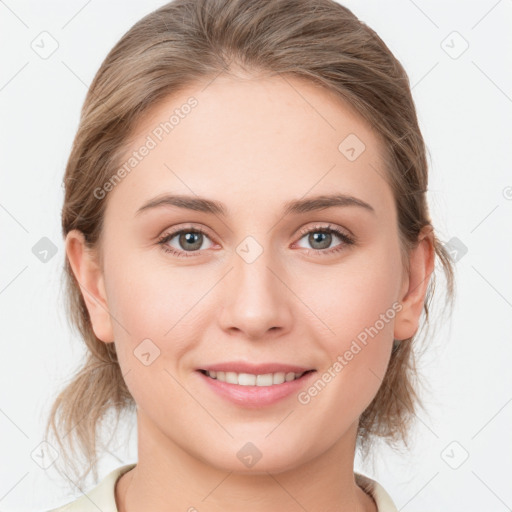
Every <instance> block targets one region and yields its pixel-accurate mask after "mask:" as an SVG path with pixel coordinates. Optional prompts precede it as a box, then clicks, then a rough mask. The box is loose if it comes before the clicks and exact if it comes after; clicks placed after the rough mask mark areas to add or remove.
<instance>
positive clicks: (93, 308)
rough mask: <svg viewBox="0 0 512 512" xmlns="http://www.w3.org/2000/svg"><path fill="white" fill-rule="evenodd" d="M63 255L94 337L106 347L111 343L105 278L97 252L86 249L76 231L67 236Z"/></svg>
mask: <svg viewBox="0 0 512 512" xmlns="http://www.w3.org/2000/svg"><path fill="white" fill-rule="evenodd" d="M66 254H67V257H68V260H69V264H70V266H71V269H72V270H73V274H74V275H75V278H76V280H77V281H78V283H79V286H80V291H81V292H82V296H83V298H84V301H85V304H86V306H87V311H88V312H89V316H90V318H91V324H92V328H93V330H94V334H95V335H96V337H97V338H99V339H100V340H102V341H103V342H105V343H111V342H113V341H114V333H113V329H112V322H111V317H110V312H109V309H108V303H107V296H106V292H105V283H104V277H103V273H102V270H101V268H100V265H99V261H98V257H97V253H96V251H93V250H91V249H89V248H87V246H86V244H85V238H84V235H83V233H82V232H81V231H78V230H76V229H75V230H72V231H70V232H69V233H68V234H67V236H66Z"/></svg>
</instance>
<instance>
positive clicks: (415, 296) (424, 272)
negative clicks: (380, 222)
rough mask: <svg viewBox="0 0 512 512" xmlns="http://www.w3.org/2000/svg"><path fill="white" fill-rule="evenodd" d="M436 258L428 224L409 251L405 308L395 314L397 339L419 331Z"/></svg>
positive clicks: (403, 290)
mask: <svg viewBox="0 0 512 512" xmlns="http://www.w3.org/2000/svg"><path fill="white" fill-rule="evenodd" d="M434 258H435V250H434V238H433V228H432V226H431V225H428V226H425V227H424V228H423V229H422V230H421V232H420V234H419V236H418V244H417V246H416V247H415V248H414V249H412V250H411V251H410V253H409V261H410V269H409V273H408V275H406V276H404V283H403V285H402V289H401V291H400V297H401V303H402V306H403V308H402V309H401V310H400V311H399V312H398V314H397V315H396V316H395V331H394V339H396V340H405V339H408V338H411V337H412V336H414V334H416V332H417V331H418V328H419V320H420V316H421V311H422V309H423V303H424V301H425V295H426V293H427V288H428V283H429V281H430V277H431V274H432V272H433V271H434Z"/></svg>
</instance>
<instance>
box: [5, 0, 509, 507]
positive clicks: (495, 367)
mask: <svg viewBox="0 0 512 512" xmlns="http://www.w3.org/2000/svg"><path fill="white" fill-rule="evenodd" d="M163 3H164V2H161V1H158V2H157V1H146V2H140V1H135V0H124V1H123V2H113V1H110V2H99V1H89V2H87V1H84V0H73V1H69V0H68V1H64V0H62V1H60V2H58V1H51V2H37V1H35V0H30V1H22V0H19V1H15V0H6V1H5V2H4V1H2V2H0V43H1V48H2V50H3V51H2V55H1V65H0V68H1V75H0V105H1V109H2V110H1V112H2V114H1V136H0V140H1V141H2V146H1V148H2V157H1V186H0V226H1V243H0V249H1V255H0V257H1V265H0V308H1V312H2V326H3V329H2V341H1V343H2V345H1V348H2V351H1V357H0V365H1V382H0V393H1V394H0V429H1V430H0V431H1V435H0V509H1V510H10V511H37V510H46V509H49V508H51V507H54V506H57V505H59V504H61V503H63V502H65V501H69V500H70V499H71V498H72V497H73V496H71V495H70V494H69V488H67V487H66V485H65V482H63V481H62V480H59V478H58V477H57V476H56V475H55V474H53V473H52V472H51V469H49V470H46V471H45V470H43V469H41V468H40V467H39V466H38V465H37V464H36V463H35V462H34V461H33V459H32V458H31V453H32V452H33V450H34V449H35V448H36V447H37V445H38V444H39V443H40V442H41V441H42V433H43V423H44V420H46V415H47V413H48V410H49V407H50V405H51V400H52V398H53V396H54V394H55V393H56V391H57V390H58V389H60V388H61V387H62V386H63V385H64V384H65V381H66V379H68V378H69V377H70V376H71V372H72V371H73V370H74V369H75V368H76V367H77V366H78V365H79V363H80V358H81V357H82V355H83V348H82V346H81V343H80V340H79V339H78V338H77V337H76V335H75V334H73V333H72V332H71V331H70V329H69V327H68V325H67V323H66V319H65V316H64V305H63V303H62V295H61V294H60V288H59V283H60V276H61V271H62V270H61V269H62V266H63V261H64V246H63V240H62V239H61V234H60V209H61V207H62V198H63V194H62V188H61V180H62V176H63V173H64V167H65V163H66V160H67V156H68V154H69V151H70V148H71V143H72V140H73V137H74V134H75V132H76V128H77V124H78V119H79V113H80V108H81V105H82V102H83V100H84V97H85V94H86V90H87V86H88V85H89V84H90V82H91V80H92V78H93V76H94V74H95V72H96V70H97V69H98V67H99V65H100V63H101V61H102V60H103V58H104V57H105V56H106V54H107V52H108V51H109V50H110V48H111V47H112V46H113V45H114V44H115V43H116V42H117V40H118V39H119V38H120V37H121V36H122V34H123V33H124V32H125V31H126V30H128V29H129V27H130V26H131V25H132V24H133V23H135V22H136V21H137V20H138V19H140V18H141V17H142V16H143V15H145V14H147V13H149V12H150V11H152V10H153V9H155V8H157V7H159V6H161V5H163ZM344 5H346V6H347V7H349V8H350V9H351V10H352V11H353V12H354V13H355V14H356V15H357V16H358V17H359V18H360V19H362V20H363V21H365V22H366V23H367V24H368V25H369V26H370V27H372V28H374V29H375V30H376V31H377V33H378V34H379V35H380V36H381V37H382V38H383V40H384V41H385V42H386V43H387V44H388V46H389V47H390V49H391V50H392V51H393V52H394V54H395V55H396V56H397V58H398V59H399V60H400V61H401V62H402V63H403V65H404V67H405V68H406V70H407V72H408V74H409V77H410V81H411V85H412V87H413V96H414V99H415V102H416V106H417V110H418V116H419V120H420V126H421V129H422V132H423V135H424V137H425V141H426V144H427V147H428V150H429V160H430V164H431V171H430V183H429V194H428V198H429V204H430V208H431V214H432V218H433V222H434V226H435V227H436V228H437V231H438V235H439V236H440V238H441V239H442V240H443V241H445V242H447V241H448V240H450V239H451V238H452V237H457V238H458V239H459V240H460V241H461V242H462V243H463V244H464V245H465V246H467V249H468V252H467V254H465V255H464V256H463V257H462V258H461V259H460V260H459V261H458V262H457V263H456V273H457V275H456V278H457V287H458V296H457V307H456V310H455V311H454V315H453V320H452V321H451V323H448V322H446V323H445V324H443V325H442V326H441V327H440V329H439V331H438V333H437V335H436V336H435V338H434V339H432V340H431V341H430V345H431V347H430V348H429V351H428V352H427V353H426V355H425V357H424V358H423V360H422V364H421V368H420V369H421V371H422V372H423V374H424V375H425V378H426V380H427V381H428V382H429V385H430V392H429V393H428V396H426V403H427V406H428V414H425V413H421V414H418V421H417V424H416V426H415V434H414V438H415V442H414V444H413V446H411V449H410V452H409V453H406V454H404V455H399V454H395V453H394V452H393V451H392V450H390V449H389V448H386V447H383V448H382V449H381V451H380V453H379V455H378V457H377V459H378V464H377V466H376V467H375V471H373V470H372V471H371V472H370V471H368V470H365V469H364V468H362V465H361V462H362V461H360V460H359V459H356V462H357V464H356V469H360V470H362V471H363V472H366V473H367V474H369V476H372V477H373V478H375V479H376V480H377V481H379V482H380V483H381V484H382V485H383V486H384V488H385V489H386V490H387V491H388V492H389V494H390V495H391V496H392V498H393V500H394V501H395V503H396V505H397V507H398V509H399V510H405V511H409V512H412V511H433V510H465V511H466V512H469V511H480V510H486V511H505V510H510V509H511V508H512V485H511V483H512V429H511V427H512V378H511V376H510V374H511V372H510V367H511V363H512V357H511V356H512V335H511V331H512V286H511V285H512V271H511V266H512V265H511V262H512V242H511V234H512V231H511V224H512V223H511V220H512V200H511V199H512V188H511V187H512V171H511V167H510V161H511V159H510V157H511V155H510V148H511V147H512V145H511V142H512V141H511V137H510V136H511V126H512V122H511V121H512V66H511V64H512V63H511V60H512V59H511V49H512V31H511V30H510V27H511V26H512V2H511V0H501V1H498V2H497V1H496V0H485V1H484V0H482V1H478V2H477V1H472V2H455V1H451V2H446V1H439V0H437V1H429V2H427V1H424V0H416V1H415V2H413V1H412V0H394V1H388V2H385V3H383V2H378V1H367V0H365V1H355V0H352V1H346V2H344ZM43 31H47V32H49V33H50V34H51V35H52V36H53V38H55V40H56V41H57V42H58V45H59V46H58V49H57V50H56V51H55V52H54V53H53V54H52V55H51V56H50V57H49V58H47V59H42V58H41V57H40V56H38V54H36V53H35V51H34V50H33V49H32V48H31V43H32V41H33V40H34V39H36V38H37V37H38V36H39V34H40V33H41V32H43ZM454 31H457V32H458V33H459V34H460V36H462V37H463V38H464V39H465V40H466V41H467V43H468V44H469V47H468V49H467V50H466V51H465V52H464V53H462V54H461V55H460V56H458V58H452V56H453V55H455V54H456V53H458V52H459V51H460V50H461V49H462V48H463V47H462V46H461V45H462V44H463V41H462V39H460V38H458V36H457V35H454V34H453V32H454ZM443 41H445V42H444V43H443ZM449 47H451V49H450V48H449ZM445 50H447V51H448V52H451V53H452V56H450V55H449V54H448V53H447V51H445ZM507 187H508V188H507ZM42 237H48V238H49V239H50V240H51V241H52V242H53V243H54V244H55V245H56V246H57V253H56V255H55V256H54V257H53V258H51V259H50V260H49V261H48V262H46V263H43V262H41V261H40V260H39V259H38V258H36V257H35V256H34V254H33V253H32V247H33V246H34V245H35V244H36V243H37V242H38V241H39V240H40V239H41V238H42ZM440 282H441V284H442V283H443V281H440ZM439 298H441V295H439ZM453 441H456V442H457V444H451V443H452V442H453ZM135 442H136V429H133V431H132V435H131V437H130V442H129V443H128V444H126V445H122V444H121V445H120V446H116V447H115V448H113V449H112V452H113V453H112V455H111V456H105V457H104V458H103V459H102V461H101V464H100V477H103V476H104V475H106V474H107V473H108V472H109V471H111V470H112V469H114V468H116V467H118V466H120V465H121V464H125V463H128V462H134V461H135V460H136V444H135ZM447 446H448V449H446V447H447ZM466 452H467V454H468V455H469V457H468V458H467V460H466V461H465V462H464V463H463V464H462V465H460V467H458V468H457V469H453V468H452V467H450V464H451V465H452V466H454V465H457V464H458V463H460V461H462V460H463V458H464V456H465V454H466ZM448 462H449V463H450V464H449V463H448ZM92 484H93V482H91V483H90V485H92ZM79 494H80V491H79V490H77V489H76V490H75V494H74V496H78V495H79Z"/></svg>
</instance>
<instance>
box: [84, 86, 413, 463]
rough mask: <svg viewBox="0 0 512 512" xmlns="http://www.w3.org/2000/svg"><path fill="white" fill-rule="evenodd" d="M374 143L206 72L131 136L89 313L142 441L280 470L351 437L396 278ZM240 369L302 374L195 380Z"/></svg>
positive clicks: (293, 101) (323, 104)
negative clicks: (286, 379) (129, 400)
mask: <svg viewBox="0 0 512 512" xmlns="http://www.w3.org/2000/svg"><path fill="white" fill-rule="evenodd" d="M191 97H193V98H194V99H193V100H190V98H191ZM187 101H188V103H187ZM187 105H188V106H187ZM173 114H174V117H173V118H171V116H172V115H173ZM170 118H171V121H170ZM166 123H167V124H166ZM379 144H380V143H379V141H378V139H377V137H376V135H375V134H374V133H373V132H372V131H370V129H369V128H368V126H367V125H366V123H365V122H364V121H363V120H362V119H361V118H359V117H358V116H357V115H356V114H355V113H354V111H352V110H351V109H349V108H348V107H347V106H346V105H345V104H343V103H342V102H341V101H340V100H338V99H336V98H335V97H334V96H332V95H331V94H330V93H328V92H326V91H325V90H323V89H320V88H318V87H316V86H314V85H311V84H309V83H306V82H303V81H300V80H298V79H295V78H286V79H284V78H273V79H233V78H226V77H224V76H220V77H218V78H216V79H215V80H213V82H211V83H210V84H209V85H208V86H206V87H205V84H203V85H201V86H196V87H190V88H189V89H187V90H185V91H183V92H181V93H180V94H176V95H174V96H172V97H169V98H168V99H166V101H165V102H164V103H162V104H160V105H159V106H158V107H157V108H156V109H155V110H154V111H152V112H151V115H149V116H148V117H146V118H145V119H144V121H143V122H142V123H141V124H140V125H139V126H138V127H137V130H136V136H135V137H134V138H133V139H131V142H130V145H129V147H128V150H127V152H126V155H125V159H124V160H123V161H122V162H121V164H120V166H119V167H121V166H122V165H123V164H124V163H126V164H127V165H126V166H125V172H124V173H123V172H121V173H120V176H121V177H122V179H121V180H120V182H119V183H117V184H116V185H115V186H113V187H112V190H110V191H109V192H108V193H106V195H105V197H104V198H103V199H102V200H104V201H107V209H106V213H105V222H104V231H103V233H102V248H101V250H102V251H103V257H104V267H103V271H104V274H103V275H102V276H101V278H100V280H99V281H98V289H99V290H100V291H99V293H100V295H101V294H102V293H104V298H105V309H103V308H98V309H97V310H95V311H94V312H93V313H92V314H91V317H92V321H93V326H94V329H95V333H96V335H97V336H98V337H99V338H100V339H102V340H103V341H105V342H111V341H112V340H115V345H116V350H117V352H118V357H119V361H120V365H121V369H122V373H123V375H124V377H125V380H126V384H127V386H128V388H129V390H130V392H131V393H132V395H133V397H134V399H135V401H136V403H137V407H138V415H139V419H143V420H144V425H145V426H148V425H151V432H153V434H151V435H156V434H155V433H156V432H158V435H159V436H163V437H162V438H164V439H167V440H169V441H170V442H171V443H173V444H175V445H177V446H179V448H180V449H183V450H185V451H186V452H188V453H190V454H192V455H193V456H194V457H196V458H198V459H201V460H203V461H206V462H208V463H209V464H211V465H213V466H217V467H222V468H227V469H231V470H236V471H243V470H246V469H247V468H249V467H250V465H249V464H247V463H246V462H245V461H246V459H244V456H245V455H247V453H249V454H250V455H256V458H257V457H258V456H259V455H258V453H259V454H261V460H259V461H258V462H257V463H256V464H255V470H259V471H272V470H273V471H277V470H285V469H287V468H291V467H293V466H296V465H297V464H299V463H302V462H305V461H307V460H310V459H311V458H313V457H316V456H318V455H319V454H321V453H324V452H325V451H326V450H328V449H330V448H331V447H333V446H335V445H336V444H337V443H338V445H339V443H342V442H347V439H349V438H350V439H353V437H354V435H355V430H354V429H355V427H356V425H357V421H358V419H359V416H360V415H361V413H362V412H363V411H364V409H365V408H366V407H367V406H368V405H369V403H370V402H371V400H372V399H373V397H374V396H375V394H376V393H377V391H378V388H379V386H380V384H381V379H382V378H383V376H384V374H385V371H386V368H387V365H388V361H389V357H390V353H391V348H392V343H393V338H394V337H396V338H397V339H401V338H399V336H397V329H398V323H397V322H398V321H399V310H400V305H399V301H400V300H401V299H402V297H403V296H404V294H405V293H404V292H405V291H406V288H407V284H408V283H407V278H406V277H405V276H404V275H403V273H402V267H401V260H400V249H399V238H398V229H397V216H396V215H397V214H396V208H395V205H394V200H393V196H392V192H391V189H390V188H389V186H388V184H387V183H386V181H385V180H384V179H383V176H384V172H385V171H384V166H383V162H382V161H381V159H380V157H381V150H382V148H381V146H380V145H379ZM144 147H145V148H146V149H142V148H144ZM130 158H131V160H130ZM127 169H129V171H127ZM123 176H124V177H123ZM109 189H110V186H109V185H106V186H105V187H104V188H103V189H102V190H109ZM98 194H99V195H100V194H101V193H100V192H98ZM177 195H179V196H186V199H183V200H182V201H181V203H179V202H178V201H176V200H173V199H169V201H167V202H166V201H164V200H162V201H160V200H161V199H162V198H165V197H166V196H169V197H170V196H177ZM317 196H322V197H323V198H324V199H325V198H330V199H329V201H331V202H332V204H331V205H330V206H328V205H327V207H326V203H325V201H323V200H322V201H316V202H315V198H317ZM335 196H336V197H337V199H333V198H335ZM342 196H350V197H351V198H355V199H356V200H357V201H358V202H359V204H357V202H356V201H353V200H352V199H350V200H344V201H342V200H341V199H340V198H342ZM203 199H204V200H208V201H210V202H215V205H221V208H217V209H214V208H211V207H210V208H208V207H207V206H208V204H210V203H205V202H203ZM156 200H159V201H156ZM152 202H154V203H155V204H154V205H153V206H152V207H151V206H149V207H146V205H148V204H150V203H152ZM335 203H336V204H335ZM180 204H181V206H180ZM294 204H295V207H293V205H294ZM205 205H206V206H205ZM290 205H292V207H290ZM187 206H188V207H187ZM319 206H322V208H319ZM221 209H222V211H221ZM328 227H330V228H332V229H334V230H338V231H339V232H340V233H341V236H340V235H338V234H336V233H335V232H334V231H329V230H328V229H327V228H328ZM197 230H200V231H201V232H203V234H201V233H198V232H197ZM178 231H181V233H178V234H177V235H175V236H172V237H171V236H169V237H168V238H167V240H166V239H165V238H164V237H165V236H167V235H172V234H173V233H176V232H178ZM162 240H163V242H162ZM350 240H353V242H352V243H351V242H350ZM159 242H162V243H159ZM172 251H174V252H172ZM99 299H100V300H101V297H99ZM107 309H108V312H109V314H107V313H106V310H107ZM243 362H246V363H249V364H253V365H258V364H262V365H263V364H275V365H277V367H278V368H279V365H292V366H296V367H299V368H302V369H308V370H315V371H314V372H312V373H309V374H306V375H305V376H304V377H302V378H301V379H299V380H298V381H296V382H294V383H290V384H287V383H283V384H273V386H272V387H268V386H257V388H247V387H244V386H241V385H236V384H224V385H222V384H219V383H218V381H217V384H215V381H213V379H211V377H207V376H205V375H204V374H203V373H201V372H200V371H199V370H200V369H205V368H208V367H211V366H214V365H220V366H221V367H223V366H227V365H225V364H224V363H233V364H236V363H243ZM231 369H232V368H231ZM250 369H251V368H249V370H250ZM242 370H243V369H242ZM247 370H248V369H247V368H246V369H245V371H240V372H239V373H251V371H247ZM263 370H265V369H263ZM256 373H268V371H261V372H258V371H256ZM285 373H288V372H285ZM275 379H276V381H277V382H279V376H277V377H275ZM248 382H250V381H248ZM260 383H265V379H264V378H263V379H261V380H260ZM267 383H268V381H267ZM285 386H286V387H287V388H289V389H290V391H289V392H288V393H287V394H286V393H283V394H284V396H281V397H280V398H279V397H278V393H279V392H280V391H279V390H281V389H287V388H285ZM220 388H222V389H224V390H225V389H227V388H229V390H228V391H225V392H226V393H227V394H223V393H222V392H220V391H219V390H220ZM237 389H238V394H237V391H236V390H237ZM233 390H235V391H233ZM249 391H250V392H251V394H249ZM142 435H150V434H149V430H147V431H146V430H145V431H142V430H139V436H142ZM247 443H252V444H250V445H248V444H247ZM346 446H349V445H346ZM298 447H300V449H297V448H298ZM244 450H245V451H244ZM244 464H245V465H244Z"/></svg>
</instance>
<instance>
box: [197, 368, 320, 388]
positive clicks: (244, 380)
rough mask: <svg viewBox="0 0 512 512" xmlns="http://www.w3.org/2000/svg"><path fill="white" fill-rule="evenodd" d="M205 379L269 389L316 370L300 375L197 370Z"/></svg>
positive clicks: (293, 373)
mask: <svg viewBox="0 0 512 512" xmlns="http://www.w3.org/2000/svg"><path fill="white" fill-rule="evenodd" d="M198 371H199V372H200V373H202V374H203V375H205V376H206V377H208V378H210V379H212V380H216V381H218V382H225V383H227V384H236V385H238V386H260V387H269V386H275V385H280V384H283V383H285V382H292V381H295V380H299V379H302V378H303V377H304V376H305V375H308V374H310V373H312V372H315V371H316V370H306V371H303V372H300V373H296V372H274V373H263V374H254V373H237V372H231V371H213V370H202V369H201V370H198Z"/></svg>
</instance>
